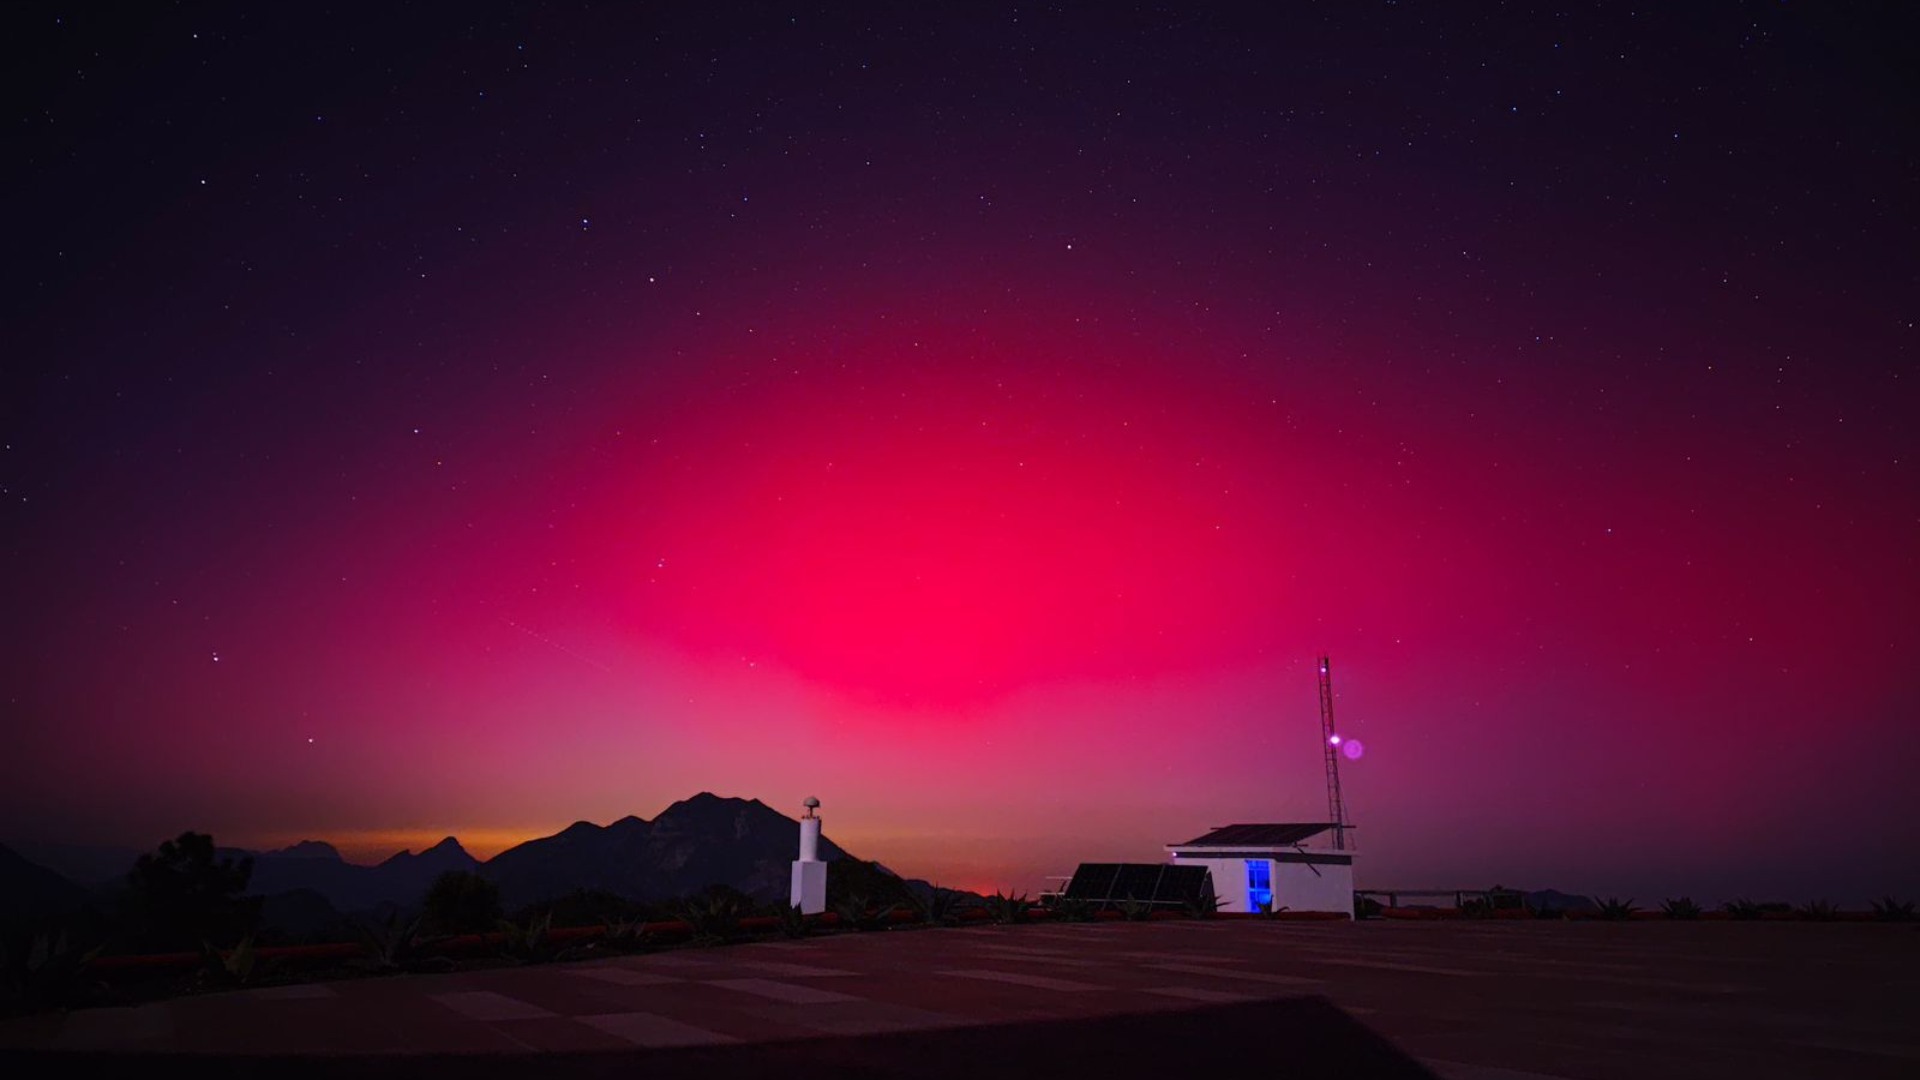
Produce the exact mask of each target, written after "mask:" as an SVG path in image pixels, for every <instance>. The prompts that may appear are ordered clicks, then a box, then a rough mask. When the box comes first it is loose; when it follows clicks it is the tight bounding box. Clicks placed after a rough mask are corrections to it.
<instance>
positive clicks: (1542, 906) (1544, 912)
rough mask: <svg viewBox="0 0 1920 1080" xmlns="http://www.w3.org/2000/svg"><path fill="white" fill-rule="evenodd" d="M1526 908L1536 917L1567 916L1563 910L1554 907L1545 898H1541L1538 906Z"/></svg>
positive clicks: (1556, 917) (1554, 917)
mask: <svg viewBox="0 0 1920 1080" xmlns="http://www.w3.org/2000/svg"><path fill="white" fill-rule="evenodd" d="M1527 910H1528V911H1531V912H1533V917H1534V918H1536V919H1564V918H1566V917H1567V913H1566V911H1565V910H1563V909H1561V908H1557V907H1554V906H1553V905H1552V904H1550V903H1547V902H1546V901H1545V900H1542V901H1541V902H1540V903H1539V905H1538V906H1536V907H1531V908H1528V909H1527Z"/></svg>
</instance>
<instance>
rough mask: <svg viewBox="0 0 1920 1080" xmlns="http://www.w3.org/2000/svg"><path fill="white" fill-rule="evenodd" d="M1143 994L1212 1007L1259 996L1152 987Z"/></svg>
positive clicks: (1174, 987)
mask: <svg viewBox="0 0 1920 1080" xmlns="http://www.w3.org/2000/svg"><path fill="white" fill-rule="evenodd" d="M1143 993H1148V994H1159V995H1160V996H1162V997H1171V998H1181V999H1184V1000H1186V1001H1204V1002H1207V1003H1208V1004H1212V1005H1225V1004H1228V1003H1230V1002H1235V1001H1258V1000H1260V995H1258V994H1236V993H1233V992H1232V991H1228V990H1203V989H1201V988H1200V987H1197V986H1152V987H1148V988H1147V989H1146V990H1145V991H1143Z"/></svg>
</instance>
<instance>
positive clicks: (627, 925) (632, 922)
mask: <svg viewBox="0 0 1920 1080" xmlns="http://www.w3.org/2000/svg"><path fill="white" fill-rule="evenodd" d="M600 925H601V933H600V945H601V947H602V948H604V949H609V950H612V951H615V952H637V951H639V950H640V949H643V948H645V947H646V946H647V945H648V944H650V943H651V942H652V940H653V935H652V934H649V933H648V932H647V923H646V920H645V919H640V918H631V919H629V918H620V917H615V918H611V919H604V920H602V921H601V923H600Z"/></svg>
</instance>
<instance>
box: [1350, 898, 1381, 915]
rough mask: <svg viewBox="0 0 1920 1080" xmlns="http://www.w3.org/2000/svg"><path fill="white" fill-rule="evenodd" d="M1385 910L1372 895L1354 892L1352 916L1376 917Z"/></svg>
mask: <svg viewBox="0 0 1920 1080" xmlns="http://www.w3.org/2000/svg"><path fill="white" fill-rule="evenodd" d="M1385 910H1386V908H1385V907H1383V906H1382V905H1381V903H1380V901H1378V900H1375V899H1374V898H1373V897H1371V896H1361V895H1360V894H1358V893H1355V894H1354V897H1353V917H1354V918H1356V919H1377V918H1379V917H1380V913H1381V912H1383V911H1385Z"/></svg>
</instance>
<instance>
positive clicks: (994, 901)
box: [987, 891, 1033, 926]
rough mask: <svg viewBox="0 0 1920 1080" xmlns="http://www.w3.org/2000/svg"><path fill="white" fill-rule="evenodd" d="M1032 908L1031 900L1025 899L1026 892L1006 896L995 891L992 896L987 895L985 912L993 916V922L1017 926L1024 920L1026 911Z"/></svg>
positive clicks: (1025, 919)
mask: <svg viewBox="0 0 1920 1080" xmlns="http://www.w3.org/2000/svg"><path fill="white" fill-rule="evenodd" d="M1032 909H1033V901H1031V900H1029V899H1027V894H1026V893H1021V894H1020V895H1019V896H1008V895H1005V894H1003V893H1000V892H997V891H996V892H995V893H994V894H993V895H992V896H989V897H987V914H989V915H991V916H993V921H994V922H997V923H1001V924H1002V925H1006V926H1018V925H1019V924H1021V923H1024V922H1026V921H1027V913H1028V912H1029V911H1031V910H1032Z"/></svg>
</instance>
